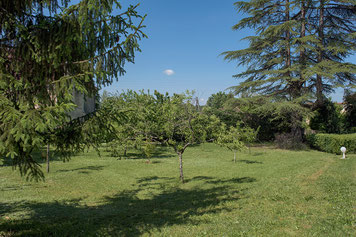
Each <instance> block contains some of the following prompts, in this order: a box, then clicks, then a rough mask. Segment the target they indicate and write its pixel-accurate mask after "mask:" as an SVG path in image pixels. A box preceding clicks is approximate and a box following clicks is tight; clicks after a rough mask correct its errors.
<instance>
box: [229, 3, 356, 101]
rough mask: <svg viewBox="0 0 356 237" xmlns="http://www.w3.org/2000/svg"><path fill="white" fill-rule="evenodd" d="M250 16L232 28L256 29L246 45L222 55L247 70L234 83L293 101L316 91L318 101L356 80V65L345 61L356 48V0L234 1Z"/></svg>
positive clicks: (243, 89)
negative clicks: (241, 80) (247, 45)
mask: <svg viewBox="0 0 356 237" xmlns="http://www.w3.org/2000/svg"><path fill="white" fill-rule="evenodd" d="M235 5H236V7H237V8H238V10H239V11H240V12H242V13H245V14H248V17H245V18H243V19H242V20H241V21H240V22H239V23H238V24H236V25H235V26H234V27H233V29H235V30H239V29H243V28H246V27H248V28H252V29H254V30H255V33H256V35H255V36H249V37H246V38H245V39H247V40H249V41H250V45H249V47H248V48H246V49H241V50H236V51H228V52H225V53H223V55H225V59H226V60H237V61H238V64H239V65H243V66H247V70H246V71H244V72H242V73H240V74H237V75H235V77H238V78H244V79H245V80H244V81H243V82H242V83H240V84H239V85H238V86H236V87H232V88H231V89H233V90H234V91H235V93H236V94H241V93H244V92H249V93H252V94H255V93H262V94H265V95H273V96H278V97H279V98H286V99H288V100H293V99H295V98H298V97H300V96H303V95H306V94H308V93H312V94H314V95H316V98H317V102H322V101H323V100H322V98H323V95H325V94H327V93H329V92H331V91H332V90H333V88H335V87H338V86H343V85H348V84H351V85H352V84H354V83H355V75H354V74H355V70H356V67H355V64H352V63H347V62H345V58H347V57H348V56H349V55H350V54H352V53H354V50H355V46H356V44H355V25H356V24H355V19H356V18H355V16H356V14H355V9H356V8H355V5H354V1H351V0H346V1H326V0H320V1H311V0H298V1H289V0H281V1H278V0H274V1H265V0H251V1H248V2H243V1H242V2H237V3H235Z"/></svg>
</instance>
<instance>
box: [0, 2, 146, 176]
mask: <svg viewBox="0 0 356 237" xmlns="http://www.w3.org/2000/svg"><path fill="white" fill-rule="evenodd" d="M76 2H77V3H76V4H71V3H70V1H69V0H61V1H58V0H2V1H1V2H0V49H1V50H0V134H1V136H0V155H1V156H10V157H12V158H13V161H14V164H15V166H17V167H19V168H20V171H21V173H22V174H28V172H29V174H31V175H32V176H33V177H39V176H41V174H42V173H41V171H40V169H39V167H38V164H37V163H36V161H35V160H34V159H33V157H32V152H33V151H36V150H38V149H40V148H41V147H43V146H44V144H46V143H47V142H49V141H50V142H51V143H53V145H54V147H56V148H57V150H58V151H59V152H60V153H61V154H68V151H74V150H76V149H82V148H83V143H84V144H85V143H87V142H92V141H93V139H95V138H98V137H99V136H100V135H99V134H98V135H94V136H90V135H89V134H88V133H90V132H93V129H95V126H93V124H98V123H99V122H100V120H98V119H96V118H93V117H92V118H90V119H77V120H76V121H71V122H69V120H70V118H69V116H68V114H69V112H70V111H71V110H73V109H74V107H75V104H74V103H73V92H74V91H75V90H76V91H79V92H81V93H83V94H86V95H89V96H93V95H95V94H97V92H98V90H99V89H100V88H101V87H102V86H103V85H109V84H111V83H112V82H113V80H114V79H115V78H117V77H118V76H119V75H122V74H123V73H125V70H124V64H125V62H133V60H134V56H135V51H138V50H139V45H138V41H139V40H140V39H141V38H142V37H144V36H145V35H144V34H143V32H142V31H141V30H142V27H143V25H142V22H143V19H144V17H142V16H140V15H139V14H138V13H137V11H136V7H137V6H130V7H128V9H126V10H123V9H122V7H121V5H120V3H119V1H117V0H82V1H79V2H78V1H76ZM114 9H118V11H117V10H115V14H113V10H114ZM116 13H117V14H116ZM134 22H137V24H136V25H135V24H134ZM84 121H86V122H91V123H92V124H91V125H89V124H83V122H84ZM96 132H97V131H96ZM84 133H86V134H84Z"/></svg>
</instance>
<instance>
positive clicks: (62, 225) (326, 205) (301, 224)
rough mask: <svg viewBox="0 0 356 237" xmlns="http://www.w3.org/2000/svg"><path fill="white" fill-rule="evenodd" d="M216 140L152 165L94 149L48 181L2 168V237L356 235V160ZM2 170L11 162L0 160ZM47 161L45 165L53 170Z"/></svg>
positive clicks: (57, 167)
mask: <svg viewBox="0 0 356 237" xmlns="http://www.w3.org/2000/svg"><path fill="white" fill-rule="evenodd" d="M339 158H340V155H339V156H337V155H333V154H327V153H321V152H317V151H286V150H278V149H274V148H272V147H253V148H252V150H251V154H249V153H248V152H247V151H245V152H243V153H239V154H238V162H236V163H234V162H233V161H232V160H233V153H232V152H230V151H228V150H225V149H223V148H220V147H218V146H216V145H214V144H204V145H201V146H196V147H190V148H188V149H187V151H186V153H184V156H183V159H184V174H185V177H186V180H187V183H185V184H181V183H180V182H179V179H178V177H179V167H178V158H177V157H176V156H175V154H174V153H173V152H172V151H171V150H169V149H168V150H167V149H161V150H160V152H158V153H157V154H156V156H155V157H154V158H152V160H151V162H150V163H146V159H143V158H142V159H141V158H140V157H138V156H137V155H135V154H132V153H131V158H130V159H122V160H118V159H117V158H114V157H109V156H108V155H107V154H106V153H103V154H102V157H98V156H97V154H96V153H95V152H89V153H85V154H81V155H79V156H76V157H74V158H73V159H72V160H71V161H70V162H66V163H63V162H61V161H52V162H51V171H50V173H49V174H48V175H46V181H45V182H39V183H35V182H27V181H25V180H24V179H23V178H21V177H20V176H19V175H18V172H17V171H13V170H12V168H11V167H10V166H6V165H5V164H3V165H0V218H1V219H0V236H1V235H4V236H12V235H14V236H17V235H26V236H27V235H35V236H109V235H110V236H140V235H144V236H148V235H152V236H356V220H355V214H356V155H349V156H348V159H346V160H340V159H339ZM0 164H1V161H0ZM43 165H44V164H43Z"/></svg>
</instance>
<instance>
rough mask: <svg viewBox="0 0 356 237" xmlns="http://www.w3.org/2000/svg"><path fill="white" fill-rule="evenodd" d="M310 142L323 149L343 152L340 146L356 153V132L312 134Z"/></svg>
mask: <svg viewBox="0 0 356 237" xmlns="http://www.w3.org/2000/svg"><path fill="white" fill-rule="evenodd" d="M307 140H308V143H309V144H310V145H311V146H312V147H314V148H316V149H318V150H321V151H325V152H329V153H335V154H341V151H340V148H341V147H342V146H344V147H346V149H347V151H346V152H347V153H356V133H353V134H340V135H339V134H323V133H319V134H310V135H308V136H307Z"/></svg>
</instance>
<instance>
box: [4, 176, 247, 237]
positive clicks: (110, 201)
mask: <svg viewBox="0 0 356 237" xmlns="http://www.w3.org/2000/svg"><path fill="white" fill-rule="evenodd" d="M171 179H173V178H169V177H162V178H161V177H157V176H152V177H147V178H144V179H139V180H138V183H139V184H140V186H139V187H138V189H136V190H129V191H122V192H120V193H118V194H116V195H114V196H110V197H104V201H103V202H102V204H100V205H98V206H86V205H83V204H80V202H81V201H82V200H81V199H72V200H65V201H58V202H49V203H39V202H12V203H0V216H3V217H4V216H6V215H7V214H8V213H11V214H13V213H16V212H22V211H24V210H25V211H26V210H27V213H28V214H27V216H25V217H22V219H21V220H17V219H13V220H6V218H1V219H3V220H4V221H1V222H0V234H4V235H6V234H9V233H10V234H13V235H25V236H101V235H109V236H110V235H113V236H140V235H142V234H144V233H145V234H153V231H155V230H156V231H157V230H158V231H159V229H160V228H163V227H167V226H172V225H180V224H192V225H198V224H199V223H200V222H201V221H202V222H204V223H206V221H207V220H202V219H201V216H203V215H205V214H209V213H210V214H211V213H219V212H222V211H224V212H225V211H227V212H228V211H230V208H228V207H226V205H224V203H225V202H228V201H233V200H234V201H238V200H240V199H242V198H244V195H243V191H242V190H241V189H239V188H238V187H236V186H235V185H234V186H231V185H228V184H230V183H231V182H233V183H234V182H235V183H236V182H237V183H242V182H253V181H252V180H254V179H253V178H250V179H248V178H247V177H244V178H239V179H236V180H235V179H227V180H222V179H215V178H213V177H204V176H198V177H195V179H203V180H206V181H208V182H212V183H214V182H216V183H217V184H218V183H219V184H223V185H219V186H214V187H210V188H205V189H204V188H200V187H198V188H194V189H189V190H187V189H181V188H179V187H169V188H168V189H165V190H163V191H162V190H161V191H160V192H159V193H156V194H153V195H152V196H151V197H150V198H147V199H143V198H139V197H138V195H137V194H138V192H140V191H142V190H145V189H147V188H152V187H153V186H152V185H156V184H158V185H164V184H165V183H167V181H168V182H169V181H170V180H171ZM225 184H226V185H225ZM157 188H158V187H157ZM1 230H2V231H3V232H1Z"/></svg>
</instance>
